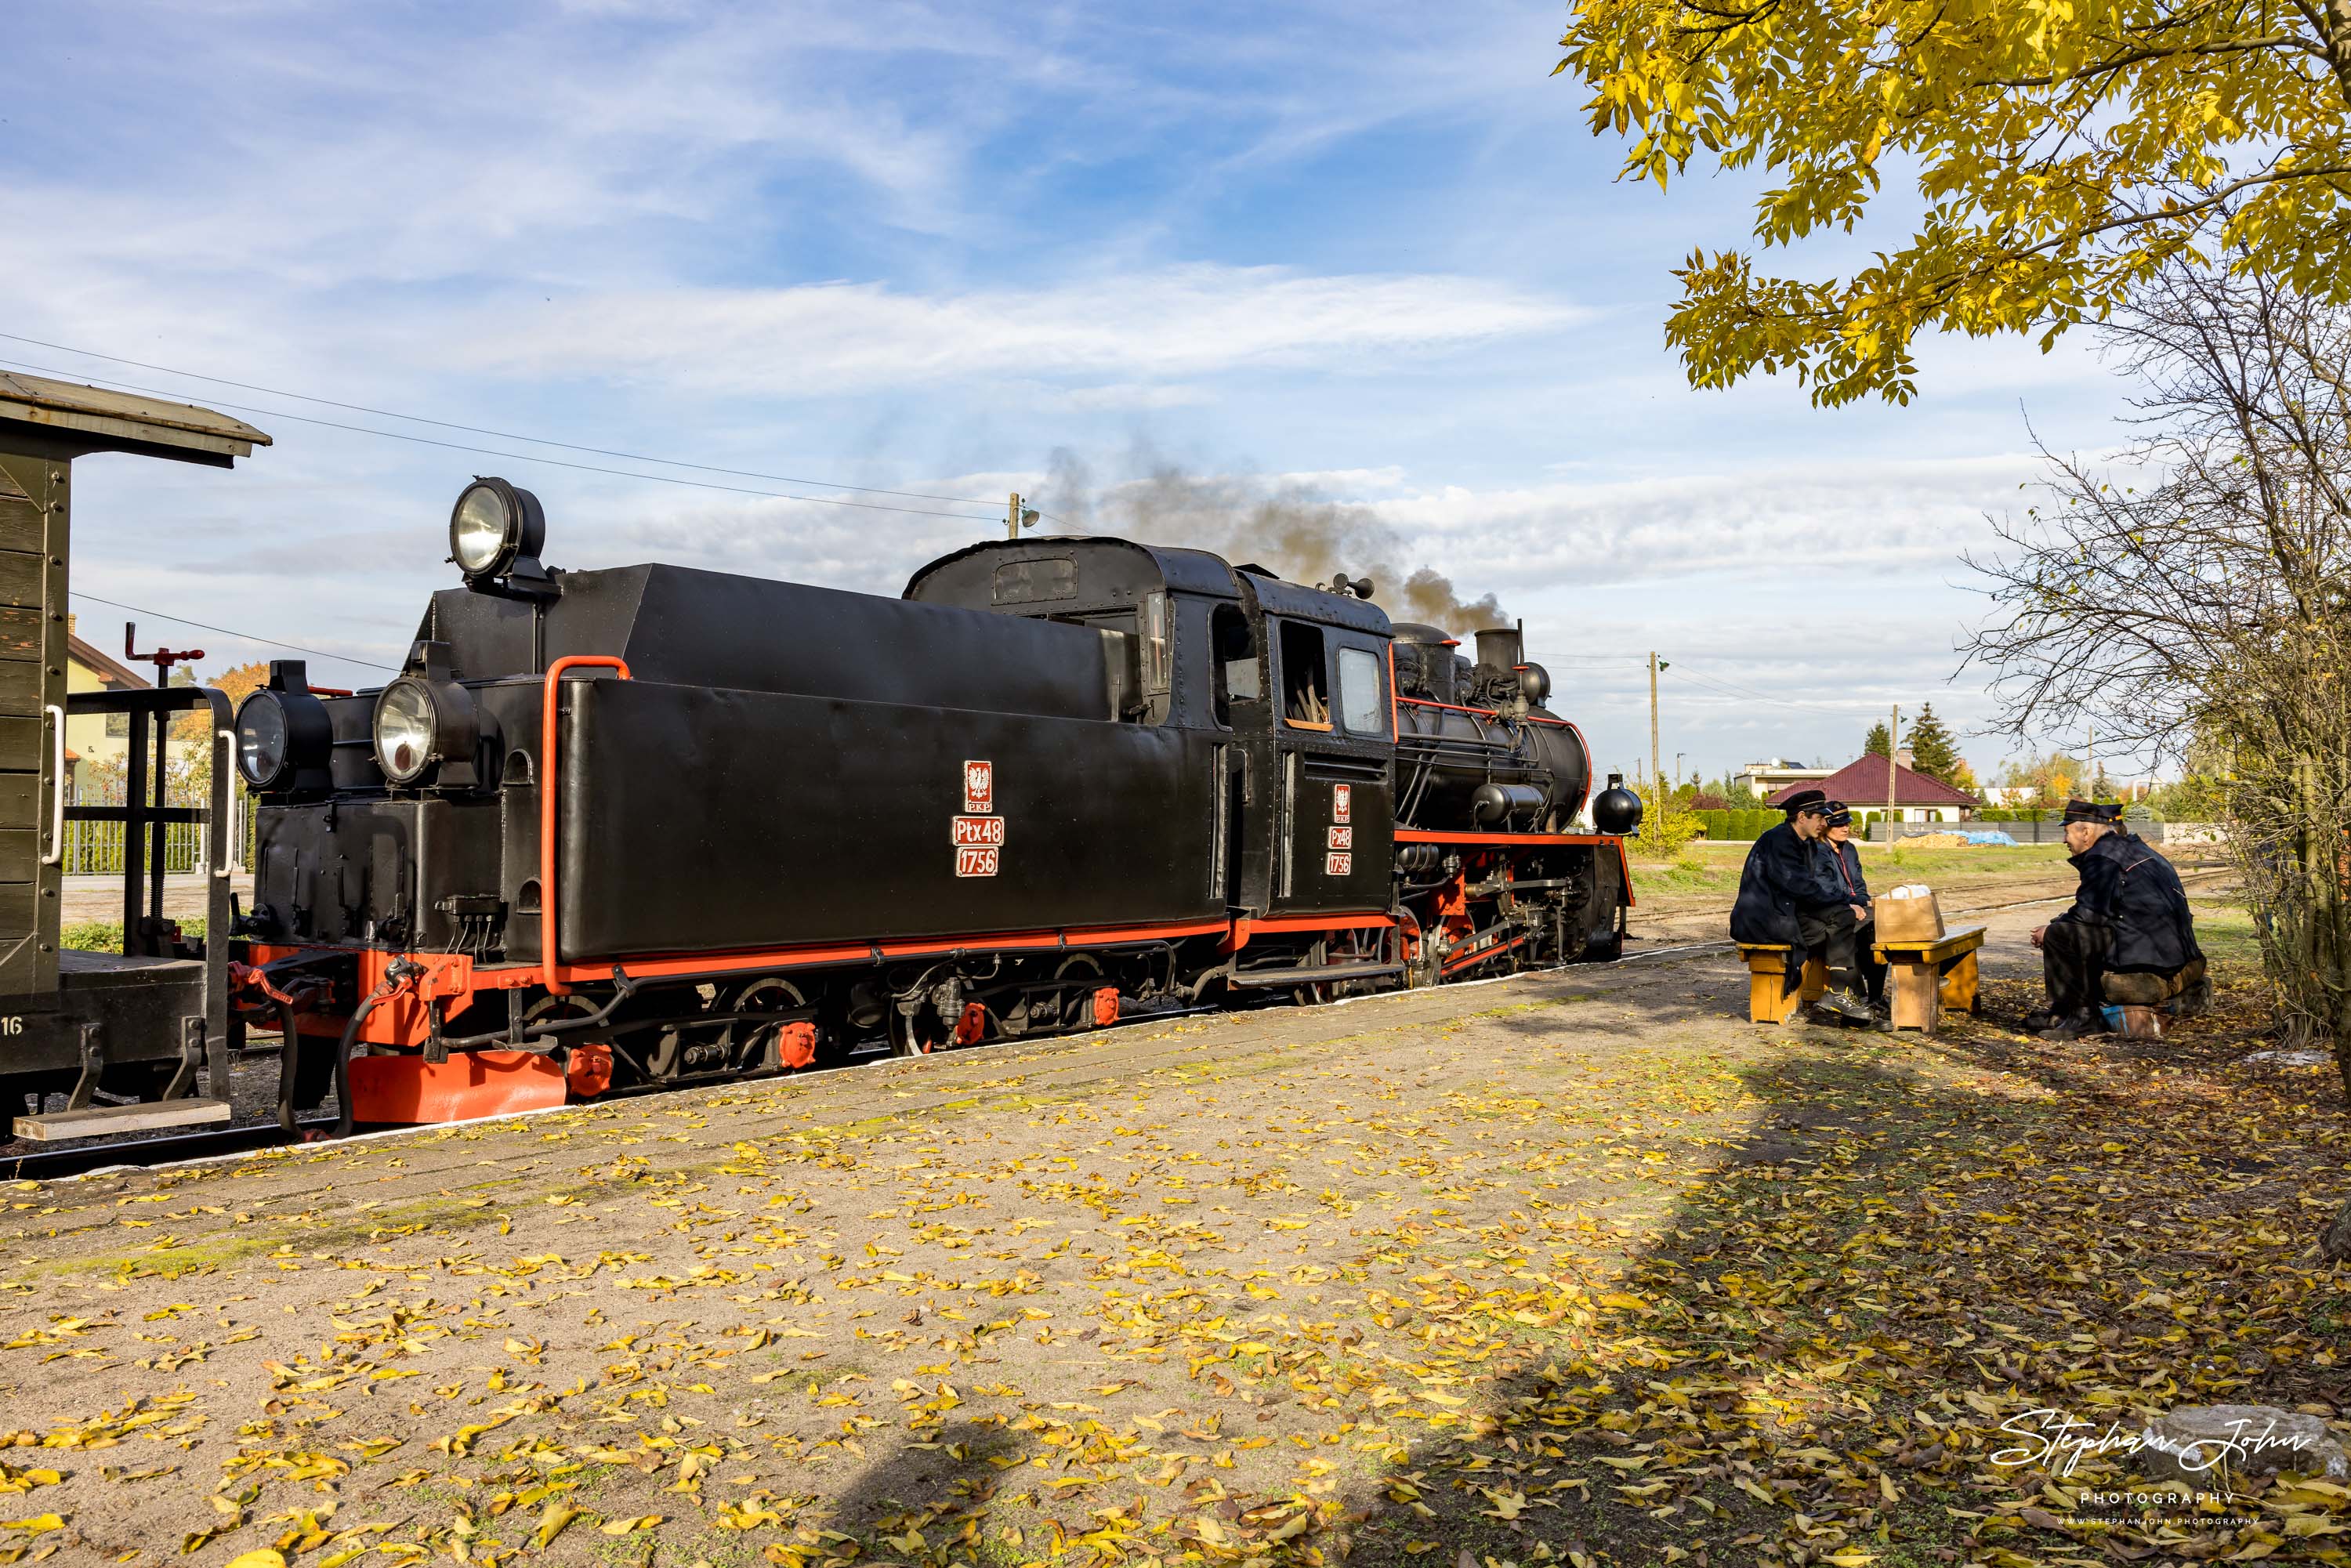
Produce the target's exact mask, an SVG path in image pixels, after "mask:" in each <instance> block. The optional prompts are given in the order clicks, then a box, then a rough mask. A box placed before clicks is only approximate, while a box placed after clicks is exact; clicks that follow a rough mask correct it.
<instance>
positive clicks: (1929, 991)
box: [1886, 957, 1943, 1034]
mask: <svg viewBox="0 0 2351 1568" xmlns="http://www.w3.org/2000/svg"><path fill="white" fill-rule="evenodd" d="M1886 968H1887V970H1888V971H1889V972H1888V975H1887V979H1888V980H1889V981H1890V982H1891V983H1890V984H1889V986H1888V987H1887V989H1888V991H1889V993H1890V998H1891V1000H1892V1003H1893V1012H1894V1027H1895V1028H1896V1029H1915V1030H1920V1031H1921V1032H1923V1033H1926V1034H1933V1033H1934V1032H1935V1029H1936V1025H1937V1024H1938V1022H1940V1021H1941V1020H1940V1019H1939V1017H1938V1014H1939V1013H1940V1012H1941V1010H1942V1009H1941V1001H1942V995H1941V993H1942V985H1943V977H1942V976H1941V975H1940V974H1939V973H1938V972H1937V967H1936V966H1935V965H1933V964H1928V963H1922V962H1920V961H1919V960H1917V959H1915V958H1902V957H1896V959H1895V960H1894V961H1893V962H1892V963H1890V964H1888V965H1887V966H1886Z"/></svg>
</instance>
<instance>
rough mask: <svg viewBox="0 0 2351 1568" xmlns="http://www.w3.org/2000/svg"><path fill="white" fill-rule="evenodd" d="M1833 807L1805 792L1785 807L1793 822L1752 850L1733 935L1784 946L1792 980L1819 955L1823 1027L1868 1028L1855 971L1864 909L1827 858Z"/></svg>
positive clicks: (1741, 884) (1868, 1016)
mask: <svg viewBox="0 0 2351 1568" xmlns="http://www.w3.org/2000/svg"><path fill="white" fill-rule="evenodd" d="M1828 804H1829V799H1828V797H1827V796H1826V795H1825V794H1823V793H1822V792H1821V791H1820V790H1818V789H1800V790H1798V791H1797V792H1796V793H1795V794H1793V795H1791V796H1789V797H1788V798H1787V799H1786V800H1782V801H1781V802H1780V809H1781V810H1783V811H1785V812H1787V813H1788V820H1787V821H1784V822H1782V823H1781V824H1780V825H1779V826H1778V827H1776V828H1769V829H1766V830H1765V831H1764V832H1763V834H1762V835H1761V837H1760V838H1758V839H1757V840H1756V841H1755V847H1754V848H1753V849H1751V850H1750V851H1748V852H1747V864H1746V867H1745V868H1744V869H1743V870H1741V871H1740V873H1739V901H1738V903H1736V904H1732V905H1731V908H1730V935H1731V938H1732V939H1733V940H1734V941H1739V942H1757V943H1776V944H1784V945H1785V946H1787V948H1788V973H1789V975H1790V976H1791V977H1794V976H1795V975H1797V974H1798V973H1800V972H1801V971H1802V968H1803V966H1804V960H1805V959H1806V958H1807V957H1810V956H1818V957H1820V958H1821V959H1822V960H1823V962H1825V963H1826V965H1827V966H1828V971H1829V989H1828V992H1827V993H1826V994H1825V995H1823V997H1822V998H1821V999H1820V1001H1819V1003H1818V1004H1816V1007H1817V1012H1818V1013H1819V1014H1820V1015H1821V1021H1823V1022H1836V1023H1860V1024H1867V1023H1870V1022H1873V1021H1874V1015H1873V1014H1872V1013H1871V1012H1870V1010H1869V1004H1868V1003H1867V1002H1865V1001H1864V1000H1863V999H1862V997H1861V988H1860V986H1859V984H1858V981H1857V978H1856V976H1855V967H1854V935H1855V931H1856V930H1857V929H1858V928H1859V926H1860V924H1861V911H1860V910H1859V909H1858V908H1857V907H1855V904H1853V903H1852V902H1851V901H1850V900H1848V899H1847V898H1846V897H1845V896H1844V887H1843V885H1842V883H1840V881H1839V879H1838V878H1837V876H1836V873H1834V871H1832V870H1831V869H1830V866H1829V863H1828V861H1827V859H1826V857H1825V855H1824V853H1823V843H1822V839H1821V835H1822V834H1823V832H1825V831H1827V827H1828Z"/></svg>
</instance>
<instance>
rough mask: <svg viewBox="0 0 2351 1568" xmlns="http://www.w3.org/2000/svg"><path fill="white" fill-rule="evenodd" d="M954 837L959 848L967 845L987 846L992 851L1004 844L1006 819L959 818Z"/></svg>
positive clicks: (956, 822)
mask: <svg viewBox="0 0 2351 1568" xmlns="http://www.w3.org/2000/svg"><path fill="white" fill-rule="evenodd" d="M954 837H955V841H956V847H957V848H960V847H962V846H963V845H965V844H985V845H987V846H988V847H989V848H991V849H993V848H997V847H999V846H1001V845H1002V844H1003V842H1004V819H1003V818H1001V817H957V818H956V820H955V833H954Z"/></svg>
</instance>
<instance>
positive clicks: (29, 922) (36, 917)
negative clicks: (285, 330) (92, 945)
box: [0, 373, 269, 1138]
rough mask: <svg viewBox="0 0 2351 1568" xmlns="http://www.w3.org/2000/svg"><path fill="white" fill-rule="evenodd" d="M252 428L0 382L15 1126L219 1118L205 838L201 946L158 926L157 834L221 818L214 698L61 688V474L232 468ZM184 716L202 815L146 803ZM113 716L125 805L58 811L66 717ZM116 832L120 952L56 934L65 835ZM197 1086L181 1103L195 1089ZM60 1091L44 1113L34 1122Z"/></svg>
mask: <svg viewBox="0 0 2351 1568" xmlns="http://www.w3.org/2000/svg"><path fill="white" fill-rule="evenodd" d="M267 444H269V437H267V436H266V435H264V434H262V433H261V432H260V431H258V430H256V429H254V428H253V427H252V426H251V425H248V424H246V423H241V422H240V421H237V420H235V419H231V418H228V417H227V416H225V415H224V414H219V413H214V412H213V411H211V410H209V409H203V408H194V407H191V406H189V405H187V404H184V403H175V402H163V401H161V400H159V399H154V398H145V397H132V396H128V395H126V394H123V393H120V392H104V391H100V390H99V389H98V388H95V387H86V386H78V385H75V384H73V383H70V382H56V381H50V380H47V379H46V378H43V377H37V376H26V375H16V374H13V373H0V1095H5V1101H0V1103H5V1104H6V1105H7V1106H8V1109H9V1113H10V1114H12V1115H14V1116H15V1117H16V1131H17V1133H18V1134H19V1135H26V1136H33V1137H40V1138H59V1137H86V1136H90V1135H93V1134H106V1133H120V1132H128V1131H134V1130H141V1129H148V1128H156V1127H163V1126H186V1125H193V1124H205V1123H217V1122H225V1121H226V1120H228V1118H229V1115H230V1108H229V1105H228V1102H227V1098H226V1088H225V1086H226V1083H227V1080H228V1070H229V1057H230V1050H231V1043H232V1040H231V1030H232V1020H231V1013H230V991H231V982H230V978H229V972H228V946H229V944H228V940H227V937H228V930H229V925H230V906H231V899H230V886H231V883H230V874H231V871H232V869H233V868H232V867H231V866H230V864H229V862H228V860H227V849H228V844H227V837H228V835H227V833H226V832H225V831H214V832H212V833H211V834H210V835H209V844H210V849H211V862H210V863H209V864H208V865H206V866H205V867H204V888H205V906H206V910H207V914H208V917H209V919H208V925H207V927H206V931H205V939H204V940H203V941H188V940H184V939H183V937H182V936H181V933H180V932H179V930H178V929H177V927H176V926H175V925H173V924H172V922H170V921H168V920H166V919H164V917H163V840H164V832H165V829H166V828H167V827H168V826H169V825H170V824H172V823H175V822H205V823H222V824H225V822H226V820H227V813H228V800H229V793H230V771H229V770H230V768H231V766H232V757H231V728H232V723H233V715H232V713H231V711H230V706H229V703H228V699H227V698H226V697H225V696H224V695H222V694H220V693H219V692H216V691H212V690H208V689H205V688H202V687H192V686H176V687H169V688H162V689H152V688H151V689H145V690H130V691H118V692H98V693H86V694H73V695H68V692H67V690H66V649H67V638H68V628H69V624H70V622H69V621H68V614H69V611H68V581H69V580H70V576H71V570H72V562H73V548H72V540H73V496H74V488H75V485H74V480H75V476H76V467H75V465H76V463H77V462H78V460H79V459H81V458H85V457H89V456H92V455H98V454H102V453H129V454H132V455H138V456H144V457H156V458H163V459H167V460H170V461H172V462H180V463H198V464H205V465H211V466H213V467H216V468H226V467H229V466H231V465H233V464H234V463H235V461H236V459H238V458H240V457H245V456H248V455H251V453H252V451H253V448H254V447H256V446H266V445H267ZM191 709H194V710H197V711H201V712H203V713H204V714H205V715H206V728H207V734H208V735H209V736H210V737H211V739H210V741H209V744H211V745H213V746H214V748H215V755H214V761H213V769H212V796H211V801H210V803H209V804H208V805H207V806H203V807H174V806H170V805H167V804H166V803H165V799H164V762H165V755H164V753H165V747H164V746H163V744H162V736H163V732H164V729H165V727H167V726H169V725H170V724H171V723H172V720H173V719H175V718H176V717H178V716H179V715H181V714H182V713H184V712H187V711H189V710H191ZM86 713H110V714H111V713H120V714H123V715H125V716H127V722H128V732H129V742H128V761H129V774H130V788H129V797H130V798H129V800H127V801H126V802H125V803H123V804H121V805H68V804H67V800H66V783H67V780H66V767H65V756H66V720H67V717H68V715H78V714H86ZM77 819H78V820H82V821H115V822H120V823H122V824H124V841H125V849H126V854H125V865H124V874H123V886H122V903H121V911H122V927H123V951H122V952H121V953H120V954H99V953H81V952H74V951H69V950H68V949H66V948H65V947H64V946H62V944H61V943H60V941H59V936H60V931H61V927H62V923H63V904H64V891H65V890H64V876H63V868H62V864H61V862H62V861H63V859H64V852H65V824H66V823H67V822H68V821H71V820H77ZM200 1088H202V1089H204V1090H206V1091H208V1092H204V1093H200V1092H199V1089H200ZM53 1100H61V1103H62V1107H63V1108H62V1110H60V1111H57V1112H52V1113H47V1114H44V1113H43V1112H44V1109H45V1107H46V1105H47V1103H49V1102H51V1101H53Z"/></svg>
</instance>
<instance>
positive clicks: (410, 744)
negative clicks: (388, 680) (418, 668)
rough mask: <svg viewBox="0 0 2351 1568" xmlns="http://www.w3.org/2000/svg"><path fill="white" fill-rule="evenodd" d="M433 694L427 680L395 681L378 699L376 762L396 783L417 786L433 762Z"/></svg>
mask: <svg viewBox="0 0 2351 1568" xmlns="http://www.w3.org/2000/svg"><path fill="white" fill-rule="evenodd" d="M433 720H434V714H433V693H432V691H431V689H430V688H428V687H427V686H426V685H424V683H423V681H394V682H392V685H388V686H386V687H384V688H383V695H381V696H379V697H377V698H376V699H375V759H376V761H377V763H379V764H380V765H381V767H382V768H383V776H384V777H385V778H387V779H391V780H392V782H393V783H395V784H409V783H413V782H414V781H415V780H416V779H417V778H418V777H419V776H420V775H422V774H423V771H424V769H425V768H427V767H429V766H431V764H432V761H433V733H434V728H435V726H434V722H433Z"/></svg>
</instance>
